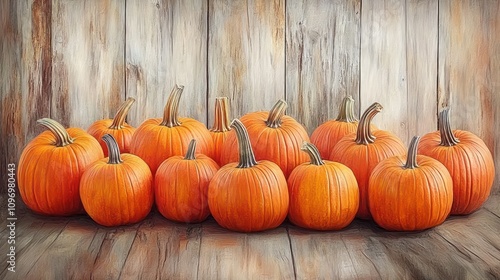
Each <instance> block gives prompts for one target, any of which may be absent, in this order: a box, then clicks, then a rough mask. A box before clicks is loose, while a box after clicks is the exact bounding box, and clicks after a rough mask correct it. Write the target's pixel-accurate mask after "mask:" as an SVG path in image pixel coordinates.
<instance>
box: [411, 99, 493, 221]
mask: <svg viewBox="0 0 500 280" xmlns="http://www.w3.org/2000/svg"><path fill="white" fill-rule="evenodd" d="M439 123H440V126H439V131H435V132H431V133H428V134H426V135H424V136H423V137H422V140H421V141H420V145H419V149H418V151H419V153H421V154H423V155H427V156H430V157H432V158H435V159H437V160H438V161H440V162H441V163H442V164H444V166H446V168H447V169H448V171H449V172H450V174H451V177H452V178H453V206H452V207H451V214H453V215H466V214H470V213H472V212H474V211H476V210H478V209H479V208H480V207H481V205H482V204H483V203H484V202H485V201H486V199H487V198H488V196H489V195H490V191H491V187H492V186H493V180H494V179H495V165H494V162H493V157H492V155H491V152H490V150H489V149H488V147H487V146H486V144H485V143H484V142H483V140H481V139H480V138H479V137H477V136H476V135H474V134H473V133H471V132H469V131H465V130H452V129H451V125H450V116H449V108H446V109H444V110H443V111H441V112H440V114H439Z"/></svg>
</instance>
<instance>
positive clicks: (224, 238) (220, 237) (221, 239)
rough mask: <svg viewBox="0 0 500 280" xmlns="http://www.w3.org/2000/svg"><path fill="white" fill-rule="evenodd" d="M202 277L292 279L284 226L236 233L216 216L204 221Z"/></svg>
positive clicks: (291, 263) (201, 250)
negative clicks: (217, 219) (249, 232)
mask: <svg viewBox="0 0 500 280" xmlns="http://www.w3.org/2000/svg"><path fill="white" fill-rule="evenodd" d="M198 276H199V278H201V279H292V278H294V268H293V262H292V256H291V251H290V245H289V242H288V235H287V232H286V230H285V228H278V229H274V230H268V231H265V232H260V233H256V234H245V233H235V232H230V231H228V230H225V229H222V228H221V227H219V226H218V225H217V224H216V223H215V221H214V220H213V219H210V220H208V221H207V222H204V223H203V234H202V238H201V249H200V255H199V260H198Z"/></svg>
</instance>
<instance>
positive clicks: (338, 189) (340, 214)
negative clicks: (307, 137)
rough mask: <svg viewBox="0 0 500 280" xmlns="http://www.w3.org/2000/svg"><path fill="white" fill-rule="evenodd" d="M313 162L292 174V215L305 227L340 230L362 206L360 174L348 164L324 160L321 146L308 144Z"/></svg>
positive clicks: (292, 218) (297, 222) (305, 148)
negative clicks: (319, 148)
mask: <svg viewBox="0 0 500 280" xmlns="http://www.w3.org/2000/svg"><path fill="white" fill-rule="evenodd" d="M302 150H303V151H305V152H307V153H308V154H309V157H310V158H311V162H308V163H303V164H301V165H299V166H297V167H296V168H295V169H294V170H293V171H292V173H291V174H290V177H288V192H289V194H290V206H289V210H288V218H289V219H290V221H291V222H292V223H293V224H295V225H298V226H300V227H303V228H308V229H315V230H338V229H341V228H344V227H346V226H347V225H349V224H350V223H351V222H352V220H353V219H354V217H355V216H356V213H357V212H358V207H359V190H358V183H357V182H356V177H355V176H354V174H353V173H352V171H351V170H350V169H349V168H348V167H347V166H345V165H343V164H341V163H338V162H333V161H328V160H325V161H323V160H322V159H321V156H320V154H319V151H318V149H317V148H316V147H315V146H314V145H313V144H311V143H304V144H303V146H302Z"/></svg>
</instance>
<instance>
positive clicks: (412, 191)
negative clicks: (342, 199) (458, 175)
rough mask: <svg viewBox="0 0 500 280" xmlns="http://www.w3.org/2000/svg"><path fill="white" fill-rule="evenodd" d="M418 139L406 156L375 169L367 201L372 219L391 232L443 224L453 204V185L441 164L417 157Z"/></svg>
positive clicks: (385, 162) (386, 160) (384, 163)
mask: <svg viewBox="0 0 500 280" xmlns="http://www.w3.org/2000/svg"><path fill="white" fill-rule="evenodd" d="M418 140H419V137H415V138H413V140H412V142H411V143H410V147H409V150H408V154H407V156H404V155H403V156H394V157H390V158H388V159H385V160H383V161H381V162H380V163H379V164H378V165H377V166H376V167H375V169H374V170H373V173H372V175H371V177H370V183H369V184H370V185H369V188H368V201H369V204H370V212H371V214H372V217H373V220H374V221H375V222H376V223H377V224H378V225H379V226H381V227H382V228H384V229H387V230H392V231H416V230H424V229H428V228H431V227H434V226H437V225H439V224H441V223H442V222H444V220H445V219H446V217H448V214H449V213H450V209H451V205H452V203H453V183H452V180H451V176H450V174H449V172H448V170H447V169H446V167H445V166H444V165H443V164H441V163H440V162H439V161H437V160H435V159H433V158H431V157H427V156H423V155H418V156H417V145H418Z"/></svg>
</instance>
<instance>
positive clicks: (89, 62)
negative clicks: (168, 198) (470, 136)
mask: <svg viewBox="0 0 500 280" xmlns="http://www.w3.org/2000/svg"><path fill="white" fill-rule="evenodd" d="M0 32H1V33H0V37H1V38H2V40H1V42H0V79H1V80H0V98H1V105H0V108H1V116H0V117H1V124H0V125H1V127H0V133H1V139H2V141H1V143H0V144H1V145H0V155H1V157H2V158H1V161H0V170H2V171H1V172H0V174H1V176H2V177H1V182H6V175H5V173H6V172H5V170H6V166H7V164H8V163H17V162H18V159H19V155H20V153H21V151H22V148H23V147H24V146H25V145H26V143H27V142H28V141H29V140H30V139H32V138H33V137H34V136H35V135H37V134H38V133H39V132H40V131H41V128H39V127H37V126H36V125H35V121H36V120H37V119H38V118H41V117H47V116H50V117H52V118H55V119H57V120H58V121H60V122H62V123H63V124H64V125H66V126H80V127H83V128H87V127H88V126H89V125H90V124H91V123H92V122H93V121H94V120H96V119H99V118H104V117H111V116H113V115H114V113H115V110H116V107H117V105H118V104H119V103H120V102H122V101H123V100H124V99H125V98H127V97H129V96H133V97H135V98H136V99H137V102H136V104H135V105H134V107H132V110H131V112H130V115H129V122H130V123H131V124H133V125H135V126H138V125H139V124H140V123H141V122H142V121H143V120H145V119H146V118H150V117H160V116H161V115H162V110H163V106H164V103H165V101H166V96H167V95H168V93H169V92H170V90H171V88H172V87H173V86H174V84H175V83H178V84H183V85H185V91H184V96H183V99H182V102H181V106H180V114H181V115H186V116H191V117H194V118H196V119H198V120H200V121H202V122H205V123H206V124H207V125H208V126H210V125H211V124H212V122H213V105H214V104H213V103H214V97H215V96H228V97H229V98H230V102H231V115H232V116H233V117H239V116H241V115H243V114H244V113H246V112H249V111H254V110H263V109H268V108H270V107H271V106H272V105H273V104H274V102H275V101H276V100H277V99H279V98H285V99H286V100H287V101H288V102H289V110H288V111H287V113H288V114H289V115H292V116H294V117H295V118H296V119H298V120H299V121H300V122H301V123H302V124H304V125H305V126H306V127H307V129H308V131H309V132H312V131H313V129H314V128H315V127H316V126H317V125H319V124H320V123H321V122H323V121H325V120H327V119H331V118H334V117H335V116H336V114H337V106H338V103H339V101H340V100H341V99H342V98H343V97H344V96H346V95H351V96H353V98H354V99H355V100H356V106H357V108H358V112H360V111H362V110H364V109H365V108H366V107H367V106H369V105H370V104H371V103H372V102H374V101H378V102H380V103H381V104H382V105H383V106H384V107H385V110H384V111H383V113H381V114H380V115H379V116H377V117H376V119H375V120H374V122H375V124H376V125H378V126H379V127H380V128H383V129H388V130H391V131H393V132H394V133H396V134H397V135H398V136H399V137H401V138H402V139H403V140H404V141H405V142H406V143H408V141H409V139H410V138H411V137H412V136H413V135H416V134H420V135H422V134H424V133H426V132H428V131H432V130H435V129H436V128H437V121H436V115H437V112H438V111H439V110H440V109H442V108H443V107H445V106H451V107H452V124H453V126H454V127H455V128H461V129H467V130H470V131H472V132H474V133H476V134H478V135H479V136H480V137H481V138H483V139H484V140H485V142H486V143H487V145H488V147H489V148H490V150H491V151H492V153H493V154H494V157H495V162H496V165H497V166H500V140H499V139H500V130H499V129H497V128H498V125H497V124H498V123H500V78H499V77H500V1H497V0H485V1H474V0H465V1H452V0H440V1H434V0H373V1H362V0H348V1H340V0H335V1H327V0H314V1H303V0H288V1H284V0H273V1H265V0H250V1H243V0H238V1H228V0H188V1H181V0H154V1H140V0H122V1H120V0H103V1H101V0H89V1H70V0H22V1H13V0H10V1H0ZM206 108H208V109H206ZM498 173H500V172H498V168H497V180H496V183H495V190H496V191H497V192H498V191H499V190H500V188H499V187H498V185H499V184H498V182H499V180H498V177H499V176H498ZM0 194H1V195H4V194H5V188H1V190H0Z"/></svg>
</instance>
